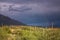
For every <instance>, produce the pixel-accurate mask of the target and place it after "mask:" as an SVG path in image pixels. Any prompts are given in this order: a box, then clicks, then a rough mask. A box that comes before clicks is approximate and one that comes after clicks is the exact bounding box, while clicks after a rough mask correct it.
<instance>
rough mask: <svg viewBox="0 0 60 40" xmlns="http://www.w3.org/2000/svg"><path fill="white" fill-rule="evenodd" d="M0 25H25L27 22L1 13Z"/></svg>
mask: <svg viewBox="0 0 60 40" xmlns="http://www.w3.org/2000/svg"><path fill="white" fill-rule="evenodd" d="M0 25H25V24H24V23H22V22H19V21H17V20H14V19H11V18H9V17H7V16H4V15H1V14H0Z"/></svg>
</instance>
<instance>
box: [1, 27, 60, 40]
mask: <svg viewBox="0 0 60 40" xmlns="http://www.w3.org/2000/svg"><path fill="white" fill-rule="evenodd" d="M0 40H60V28H53V29H52V28H41V27H32V26H3V27H0Z"/></svg>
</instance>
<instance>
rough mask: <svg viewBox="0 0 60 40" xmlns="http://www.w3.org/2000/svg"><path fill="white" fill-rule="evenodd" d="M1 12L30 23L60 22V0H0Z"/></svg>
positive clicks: (47, 23) (46, 23)
mask: <svg viewBox="0 0 60 40" xmlns="http://www.w3.org/2000/svg"><path fill="white" fill-rule="evenodd" d="M0 14H3V15H6V16H8V17H10V18H12V19H15V20H18V21H21V22H23V23H25V24H28V25H49V24H50V23H51V22H54V23H55V24H58V23H60V0H0Z"/></svg>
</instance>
